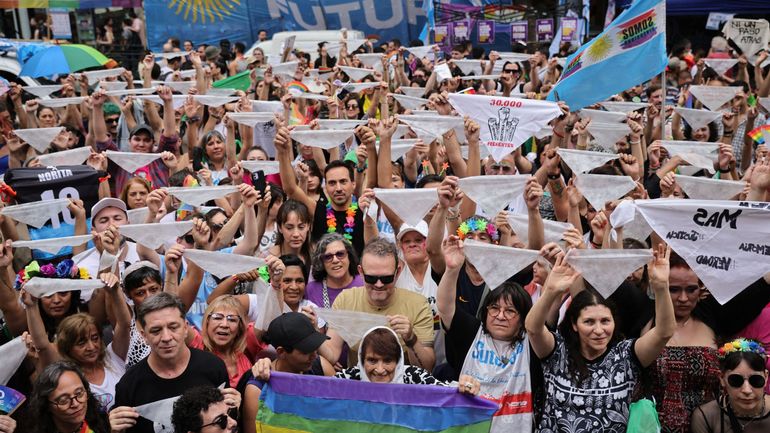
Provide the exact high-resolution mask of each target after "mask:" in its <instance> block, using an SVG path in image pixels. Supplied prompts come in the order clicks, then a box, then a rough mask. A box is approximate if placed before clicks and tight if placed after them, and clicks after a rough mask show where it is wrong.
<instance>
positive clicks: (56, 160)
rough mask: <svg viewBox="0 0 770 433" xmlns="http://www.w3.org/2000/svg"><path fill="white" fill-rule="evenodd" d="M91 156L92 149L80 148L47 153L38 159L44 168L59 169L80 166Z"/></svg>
mask: <svg viewBox="0 0 770 433" xmlns="http://www.w3.org/2000/svg"><path fill="white" fill-rule="evenodd" d="M90 155H91V148H90V147H78V148H75V149H70V150H63V151H61V152H55V153H46V154H43V155H39V156H38V157H37V160H38V162H39V163H40V165H42V166H44V167H49V166H51V167H58V166H60V165H80V164H82V163H83V161H85V160H86V159H88V157H89V156H90Z"/></svg>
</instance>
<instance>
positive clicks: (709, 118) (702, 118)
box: [674, 107, 722, 129]
mask: <svg viewBox="0 0 770 433" xmlns="http://www.w3.org/2000/svg"><path fill="white" fill-rule="evenodd" d="M674 111H676V112H677V113H679V115H680V116H682V117H683V118H684V120H686V121H687V124H688V125H690V127H691V128H692V129H698V128H702V127H704V126H706V125H708V124H709V123H711V122H714V121H716V120H719V119H721V118H722V113H720V112H719V111H708V110H693V109H692V108H684V107H675V108H674Z"/></svg>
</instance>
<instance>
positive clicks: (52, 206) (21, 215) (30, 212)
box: [0, 198, 70, 229]
mask: <svg viewBox="0 0 770 433" xmlns="http://www.w3.org/2000/svg"><path fill="white" fill-rule="evenodd" d="M69 203H70V201H69V199H66V198H57V199H53V200H45V201H36V202H32V203H24V204H17V205H13V206H6V207H4V208H2V209H0V214H3V215H5V216H7V217H10V218H13V219H14V220H16V221H19V222H23V223H24V224H26V225H29V226H32V227H35V228H38V229H39V228H40V227H43V225H45V223H46V221H48V220H49V219H51V218H54V217H56V216H57V215H58V214H59V213H60V212H61V211H62V210H64V209H66V208H67V206H68V205H69Z"/></svg>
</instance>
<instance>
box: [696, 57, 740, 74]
mask: <svg viewBox="0 0 770 433" xmlns="http://www.w3.org/2000/svg"><path fill="white" fill-rule="evenodd" d="M703 60H704V61H705V62H706V66H708V67H709V68H711V69H713V70H714V71H715V72H716V73H717V74H719V75H724V73H725V72H727V70H728V69H730V68H732V67H733V66H735V64H736V63H738V59H703Z"/></svg>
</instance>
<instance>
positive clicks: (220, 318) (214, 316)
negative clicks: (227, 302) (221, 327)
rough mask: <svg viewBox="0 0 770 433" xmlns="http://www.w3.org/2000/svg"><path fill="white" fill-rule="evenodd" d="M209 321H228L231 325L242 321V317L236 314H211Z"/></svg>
mask: <svg viewBox="0 0 770 433" xmlns="http://www.w3.org/2000/svg"><path fill="white" fill-rule="evenodd" d="M209 319H210V320H211V321H212V322H221V321H223V320H227V323H230V324H235V323H238V322H240V321H241V317H240V316H238V315H236V314H228V315H224V314H222V313H211V314H209Z"/></svg>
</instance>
